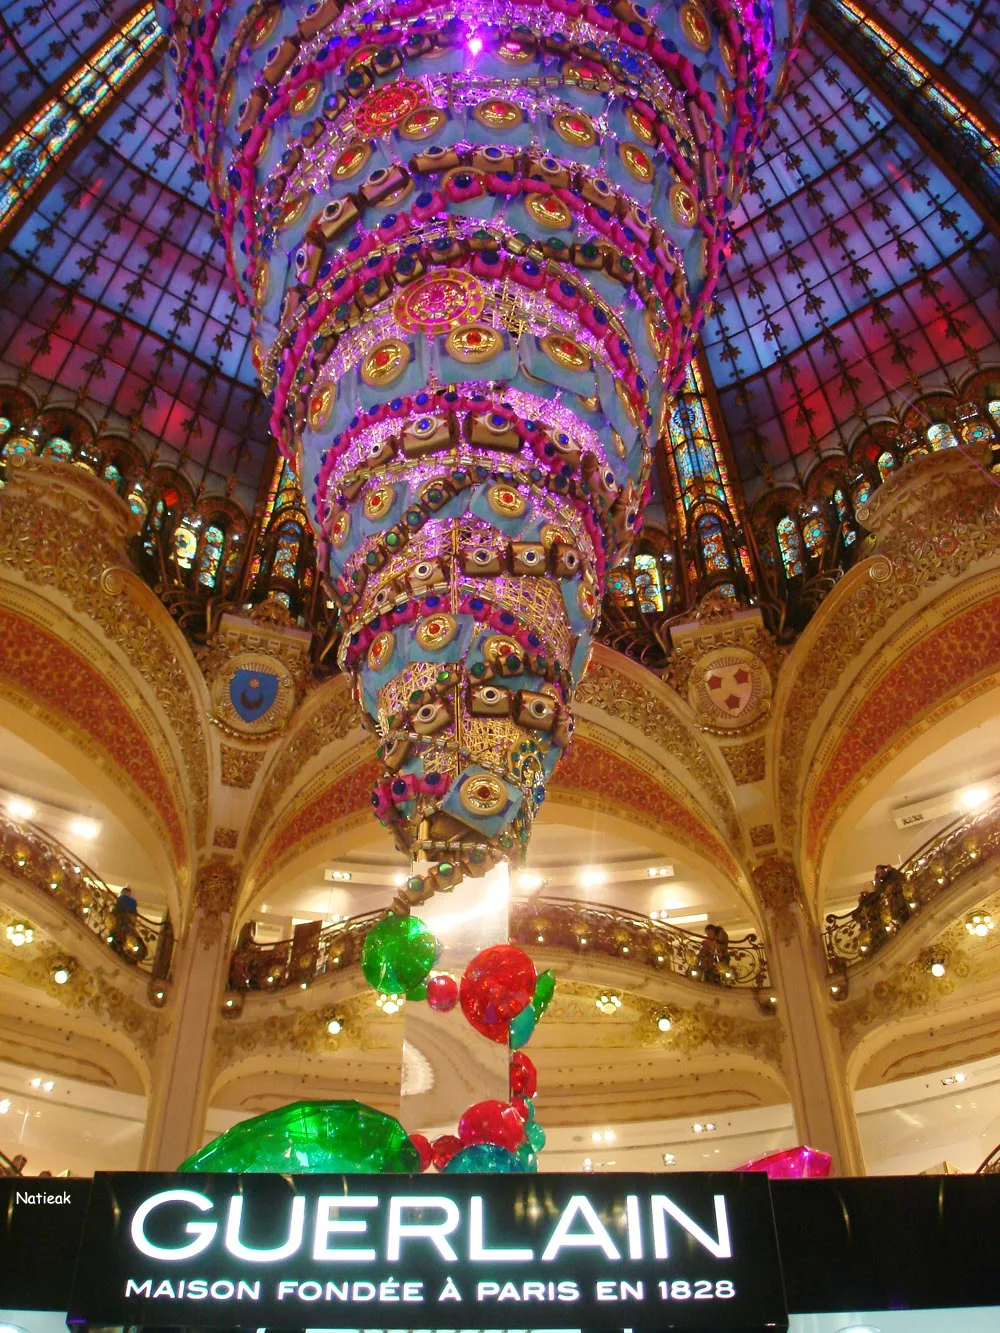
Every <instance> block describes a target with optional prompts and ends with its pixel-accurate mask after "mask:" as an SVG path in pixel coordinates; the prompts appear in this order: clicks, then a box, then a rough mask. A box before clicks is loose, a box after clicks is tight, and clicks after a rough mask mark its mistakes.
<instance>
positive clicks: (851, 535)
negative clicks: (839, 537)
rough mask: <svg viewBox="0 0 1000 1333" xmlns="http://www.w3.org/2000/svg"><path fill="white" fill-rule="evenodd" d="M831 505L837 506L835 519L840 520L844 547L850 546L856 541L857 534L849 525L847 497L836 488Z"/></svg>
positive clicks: (852, 526) (850, 524)
mask: <svg viewBox="0 0 1000 1333" xmlns="http://www.w3.org/2000/svg"><path fill="white" fill-rule="evenodd" d="M833 503H834V504H835V505H836V506H837V517H838V518H839V519H840V531H841V532H842V533H843V536H844V545H845V546H850V545H852V544H853V543H854V542H855V541H856V540H857V536H858V534H857V533H856V532H855V530H854V525H853V524H852V523H851V517H850V513H849V511H848V508H847V496H846V495H845V494H844V492H843V491H842V490H841V489H840V487H839V486H838V487H837V489H836V490H835V491H834V492H833Z"/></svg>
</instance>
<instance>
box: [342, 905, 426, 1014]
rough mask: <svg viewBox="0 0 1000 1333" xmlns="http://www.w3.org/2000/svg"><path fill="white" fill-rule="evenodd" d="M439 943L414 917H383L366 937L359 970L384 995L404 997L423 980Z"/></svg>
mask: <svg viewBox="0 0 1000 1333" xmlns="http://www.w3.org/2000/svg"><path fill="white" fill-rule="evenodd" d="M438 952H439V951H438V942H437V940H436V939H435V938H434V936H433V935H432V934H431V932H430V931H429V930H428V929H427V927H426V926H425V925H424V923H423V922H422V921H421V920H420V919H419V918H418V917H415V916H405V917H404V916H386V917H384V918H383V919H382V920H381V921H378V922H376V924H375V925H374V926H372V928H371V930H370V931H369V932H368V934H367V935H366V936H365V942H364V945H363V946H362V950H361V971H362V973H363V975H364V978H365V980H366V981H367V982H368V984H369V986H371V987H373V988H374V989H375V990H377V991H381V992H382V994H383V995H405V994H406V993H407V991H409V990H412V989H413V987H414V986H419V985H421V984H422V983H423V982H424V981H426V979H427V977H428V974H429V973H430V970H431V968H432V967H433V966H434V964H435V963H436V962H437V958H438Z"/></svg>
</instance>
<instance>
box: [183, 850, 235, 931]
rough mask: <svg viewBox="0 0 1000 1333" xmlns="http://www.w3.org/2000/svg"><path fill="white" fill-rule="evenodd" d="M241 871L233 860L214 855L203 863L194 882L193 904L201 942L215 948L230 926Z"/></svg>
mask: <svg viewBox="0 0 1000 1333" xmlns="http://www.w3.org/2000/svg"><path fill="white" fill-rule="evenodd" d="M239 887H240V871H239V868H238V867H237V866H234V865H233V864H232V862H231V861H226V860H223V859H222V857H221V856H214V857H212V859H211V860H210V861H208V862H207V863H206V864H205V865H203V866H202V867H201V868H200V869H199V871H198V875H197V878H196V879H195V885H194V901H193V906H194V910H195V913H196V914H197V918H198V942H199V944H200V945H201V948H202V950H207V949H211V948H212V947H213V946H214V945H215V944H216V943H217V942H218V940H219V937H220V936H221V935H222V933H223V931H224V930H227V928H228V925H229V922H230V919H231V917H232V914H233V911H234V909H235V907H236V899H237V897H238V896H239Z"/></svg>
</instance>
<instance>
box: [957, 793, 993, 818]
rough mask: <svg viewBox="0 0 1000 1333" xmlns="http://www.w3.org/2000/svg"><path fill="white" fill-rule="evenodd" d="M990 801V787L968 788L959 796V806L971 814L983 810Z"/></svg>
mask: <svg viewBox="0 0 1000 1333" xmlns="http://www.w3.org/2000/svg"><path fill="white" fill-rule="evenodd" d="M989 799H990V789H989V787H966V789H965V791H963V792H959V794H958V804H959V805H960V806H961V807H962V809H963V810H966V811H970V812H971V811H973V810H979V809H981V808H982V807H983V806H984V805H985V804H986V802H987V801H988V800H989Z"/></svg>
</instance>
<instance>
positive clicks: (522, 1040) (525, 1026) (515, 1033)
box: [510, 1004, 536, 1051]
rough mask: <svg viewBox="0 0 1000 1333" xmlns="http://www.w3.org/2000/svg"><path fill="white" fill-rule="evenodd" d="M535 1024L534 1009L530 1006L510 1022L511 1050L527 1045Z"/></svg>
mask: <svg viewBox="0 0 1000 1333" xmlns="http://www.w3.org/2000/svg"><path fill="white" fill-rule="evenodd" d="M535 1022H536V1019H535V1009H534V1006H533V1005H530V1004H529V1005H528V1006H527V1008H525V1009H522V1010H521V1012H520V1013H519V1014H516V1015H515V1016H514V1018H512V1019H511V1020H510V1045H511V1049H512V1050H515V1051H516V1050H517V1048H518V1047H519V1046H525V1045H527V1043H528V1041H529V1040H530V1039H531V1034H532V1033H533V1032H534V1030H535Z"/></svg>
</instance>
